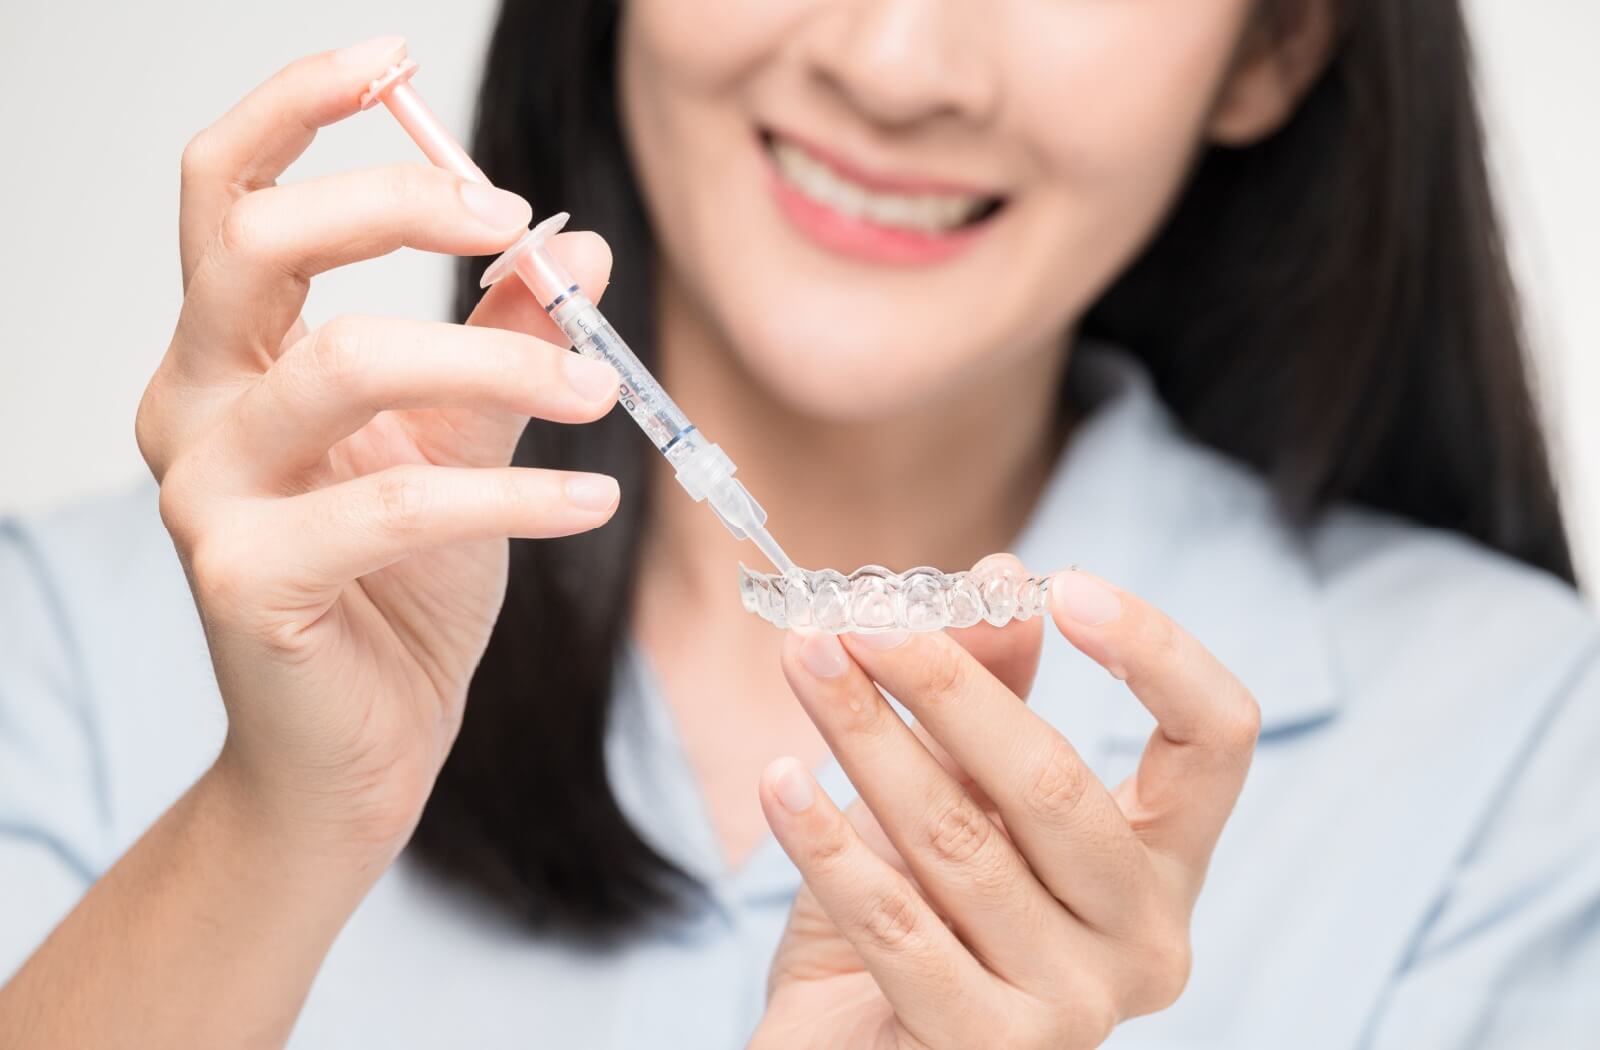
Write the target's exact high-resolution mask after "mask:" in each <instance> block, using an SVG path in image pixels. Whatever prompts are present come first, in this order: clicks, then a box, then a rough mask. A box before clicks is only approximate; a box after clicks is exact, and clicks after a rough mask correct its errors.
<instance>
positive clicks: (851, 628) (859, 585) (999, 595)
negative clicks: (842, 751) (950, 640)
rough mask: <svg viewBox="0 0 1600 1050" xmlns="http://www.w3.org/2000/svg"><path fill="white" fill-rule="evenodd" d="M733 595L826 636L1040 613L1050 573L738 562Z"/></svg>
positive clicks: (784, 623)
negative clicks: (773, 566)
mask: <svg viewBox="0 0 1600 1050" xmlns="http://www.w3.org/2000/svg"><path fill="white" fill-rule="evenodd" d="M739 597H740V598H741V599H742V600H743V602H744V608H745V611H746V612H752V613H755V614H756V615H757V616H760V617H761V618H762V619H763V620H766V621H767V622H768V623H770V624H772V625H773V626H774V627H779V628H785V629H786V628H790V627H805V628H810V629H812V630H816V631H823V632H826V633H829V634H847V633H854V634H879V633H882V632H884V631H892V630H896V629H898V628H903V629H905V630H908V631H917V632H921V631H940V630H944V629H945V628H947V627H971V626H973V625H975V624H977V623H980V622H985V623H990V624H993V625H994V626H996V627H1002V626H1004V625H1006V624H1008V623H1010V622H1011V621H1013V620H1028V619H1031V618H1033V617H1034V616H1042V615H1043V614H1044V612H1045V610H1046V609H1047V608H1048V605H1049V601H1050V577H1049V576H1043V577H1039V576H1029V575H1026V574H1024V573H1019V572H1017V571H1016V570H1015V569H1012V568H1010V567H1009V566H1004V565H1000V566H994V565H989V566H984V567H983V568H981V569H978V570H977V571H975V572H941V571H940V570H938V569H935V568H931V567H929V566H920V567H918V568H915V569H910V570H908V571H906V572H903V573H896V572H891V571H890V570H888V569H886V568H884V567H883V566H881V565H867V566H864V567H863V568H860V569H857V570H856V571H855V572H852V573H851V574H850V575H848V576H846V575H844V574H843V573H840V572H836V571H834V570H833V569H816V570H812V569H800V568H796V569H791V570H790V571H788V572H786V573H782V574H777V573H764V572H754V571H752V570H751V569H749V568H747V567H746V566H745V565H744V564H743V563H741V564H740V565H739Z"/></svg>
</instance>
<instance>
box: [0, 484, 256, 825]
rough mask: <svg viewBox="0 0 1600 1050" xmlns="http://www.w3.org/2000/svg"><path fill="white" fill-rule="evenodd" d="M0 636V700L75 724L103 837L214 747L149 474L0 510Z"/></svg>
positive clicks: (212, 701) (210, 694)
mask: <svg viewBox="0 0 1600 1050" xmlns="http://www.w3.org/2000/svg"><path fill="white" fill-rule="evenodd" d="M0 637H5V638H7V639H10V641H9V642H8V643H0V645H3V646H4V650H5V659H4V660H0V706H5V707H10V708H11V709H12V711H13V714H14V715H15V716H16V717H15V718H14V719H13V721H12V725H13V726H16V727H20V729H21V731H23V732H26V731H27V727H28V726H30V725H31V726H39V725H41V724H44V723H45V722H46V721H47V720H50V719H54V720H55V721H56V722H57V723H58V724H59V725H60V726H61V727H63V728H66V727H70V728H71V729H72V731H73V732H74V733H75V735H76V736H77V737H78V738H79V739H78V741H77V742H76V743H75V744H74V746H73V748H71V749H70V750H72V751H75V752H77V753H79V754H80V755H81V756H86V757H83V758H82V759H81V761H82V763H84V764H92V766H93V773H94V775H95V776H96V778H97V779H99V780H100V781H101V785H100V788H101V791H102V797H103V798H105V799H106V800H107V804H108V806H109V807H110V812H108V814H107V821H108V825H109V828H110V834H111V840H112V842H113V844H122V843H123V842H124V840H127V839H131V837H132V836H134V835H137V833H138V832H139V831H141V830H143V828H144V827H145V826H146V825H148V823H149V822H150V820H151V819H153V818H154V817H155V816H156V815H158V814H159V813H160V812H161V811H162V810H164V809H165V808H166V806H168V805H170V804H171V802H172V801H173V799H174V798H175V797H176V796H177V795H178V794H179V793H181V792H182V791H183V790H184V789H185V788H186V787H187V786H188V785H189V784H190V783H191V782H192V781H193V779H194V777H195V776H196V775H198V773H199V772H200V770H202V769H203V768H204V765H205V763H207V762H208V761H209V760H210V758H211V756H212V755H213V754H214V752H215V748H216V746H217V743H218V742H219V741H220V739H221V735H222V731H223V729H224V727H225V722H224V718H223V714H222V709H221V705H220V701H219V699H218V697H217V693H216V687H215V683H214V680H213V678H212V674H211V665H210V660H209V658H208V655H207V650H206V647H205V641H204V636H203V634H202V632H201V630H200V624H199V618H198V615H197V614H196V612H195V609H194V605H193V602H192V600H191V598H190V595H189V590H188V585H187V583H186V581H185V579H184V576H183V571H182V568H181V566H180V565H179V563H178V559H177V555H176V553H175V552H174V551H173V549H172V545H171V542H170V540H169V539H168V537H167V534H166V530H165V529H164V528H163V527H162V525H161V521H160V515H159V513H158V510H157V503H156V489H155V486H154V485H153V484H150V483H146V484H142V485H139V486H137V487H134V488H131V489H128V490H125V491H123V492H120V493H116V494H114V495H112V496H109V497H104V498H98V499H94V500H91V501H86V502H83V503H79V504H76V505H73V506H70V507H66V508H63V509H60V510H56V511H52V512H50V513H45V514H36V515H26V516H18V517H12V518H7V519H0ZM24 716H25V717H24ZM62 743H63V748H62V749H61V750H62V752H63V753H66V752H67V751H68V750H69V749H68V748H66V747H65V743H66V741H65V739H64V738H63V741H62ZM61 772H62V773H63V775H64V773H65V771H61Z"/></svg>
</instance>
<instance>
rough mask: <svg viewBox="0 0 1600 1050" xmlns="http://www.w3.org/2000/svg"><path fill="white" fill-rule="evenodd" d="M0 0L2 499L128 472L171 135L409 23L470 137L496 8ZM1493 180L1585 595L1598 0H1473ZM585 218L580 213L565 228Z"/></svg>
mask: <svg viewBox="0 0 1600 1050" xmlns="http://www.w3.org/2000/svg"><path fill="white" fill-rule="evenodd" d="M95 6H96V8H97V9H96V10H94V11H92V12H91V11H87V10H85V9H84V7H83V5H79V4H46V3H42V2H39V0H33V2H31V3H22V2H18V3H6V4H4V5H3V7H0V99H4V102H3V105H4V107H5V111H4V119H5V124H6V126H7V132H8V135H9V137H10V141H11V143H12V145H11V147H10V148H8V150H7V154H8V156H7V162H6V163H5V164H4V165H0V218H3V223H4V225H3V228H4V230H5V233H6V241H7V243H8V245H9V248H8V257H9V258H10V262H7V263H4V264H3V265H4V267H5V270H6V273H5V279H4V281H3V282H0V296H3V300H0V305H3V307H4V313H3V316H4V319H5V334H4V336H3V338H0V514H3V513H10V512H15V511H30V510H39V509H45V508H48V507H51V506H54V505H58V504H60V503H63V502H66V501H69V500H71V499H74V498H77V497H80V496H84V495H87V494H91V493H94V492H96V491H101V490H104V489H106V488H108V487H113V486H118V485H125V484H128V483H130V482H132V481H135V480H137V479H139V478H140V477H142V476H143V473H144V467H143V464H142V463H141V462H140V459H139V455H138V450H137V449H136V448H135V446H134V441H133V414H134V409H135V407H136V405H137V404H138V399H139V394H140V392H141V391H142V389H143V387H144V384H145V382H146V380H147V379H148V378H149V375H150V373H151V372H152V371H153V369H154V368H155V366H156V363H157V362H158V361H159V360H160V357H161V354H162V352H163V350H164V349H165V346H166V343H167V340H168V338H169V337H170V335H171V330H172V324H173V321H174V319H175V318H176V316H177V309H178V304H179V301H180V294H179V287H178V257H177V210H178V157H179V154H180V153H181V151H182V149H183V146H184V143H185V142H187V141H188V139H189V137H190V136H191V135H192V134H193V133H194V132H195V131H197V130H199V129H200V128H201V127H203V126H204V125H206V124H207V123H209V122H210V121H212V120H214V119H215V118H216V117H217V116H218V115H219V114H220V113H221V111H222V110H223V109H225V108H226V107H227V106H228V105H230V104H231V103H232V102H233V101H234V100H235V99H237V98H238V97H239V96H240V95H242V94H243V93H244V92H245V91H247V90H248V89H249V88H250V87H252V86H253V85H254V84H256V83H257V82H259V81H260V80H262V79H264V78H265V77H266V76H268V75H269V74H271V73H272V72H273V71H274V70H275V69H277V68H278V67H279V66H280V65H282V64H283V63H284V62H286V61H288V60H289V59H291V58H293V57H294V56H296V55H299V54H302V53H305V52H310V51H315V50H320V49H323V48H327V47H335V46H340V45H343V44H347V43H353V42H355V41H357V40H361V39H365V38H366V37H370V36H375V35H378V34H380V33H388V32H398V33H403V34H405V35H406V36H407V37H408V38H409V40H410V43H411V52H412V55H413V57H415V58H416V59H417V60H418V61H420V62H421V63H422V67H423V70H422V73H421V74H420V79H419V81H418V83H419V84H420V85H421V87H422V90H423V92H424V94H425V95H426V97H427V98H428V99H429V100H430V102H431V103H432V104H433V105H434V106H435V107H436V108H437V109H438V110H439V111H440V113H441V114H442V115H443V116H444V118H445V119H446V120H447V121H449V123H450V124H451V125H452V126H453V127H455V128H457V129H459V130H460V131H461V132H462V134H463V135H465V133H466V131H467V129H468V125H469V122H470V110H471V95H472V90H473V86H474V81H475V78H476V76H477V70H478V63H479V57H480V49H481V47H482V44H483V42H484V41H485V40H486V39H487V36H488V32H489V28H490V22H491V19H492V18H493V15H494V11H495V4H494V3H493V2H491V0H453V2H451V3H448V4H447V3H440V2H438V0H388V2H386V3H382V4H378V3H372V2H369V0H344V2H341V3H337V4H331V3H328V2H326V0H273V2H271V3H264V4H238V3H227V2H222V3H218V2H217V0H145V2H143V3H139V4H100V5H95ZM1467 7H1468V9H1469V13H1470V15H1471V16H1472V19H1473V22H1474V25H1475V30H1476V34H1477V40H1478V50H1479V55H1480V63H1481V66H1482V79H1483V89H1484V101H1485V107H1486V109H1487V116H1488V122H1489V127H1490V133H1491V139H1492V141H1493V143H1494V160H1495V165H1496V174H1497V176H1498V178H1499V181H1500V185H1501V188H1502V198H1503V201H1504V203H1505V208H1506V212H1507V213H1508V218H1509V226H1510V230H1511V238H1512V244H1511V248H1512V259H1513V265H1514V267H1515V269H1516V272H1517V275H1518V278H1519V282H1520V285H1521V287H1522V289H1523V292H1524V295H1525V297H1526V301H1527V307H1528V323H1529V327H1530V329H1531V332H1532V336H1533V343H1534V346H1535V351H1536V364H1537V368H1538V375H1539V381H1540V386H1541V393H1542V395H1543V401H1544V404H1545V407H1546V414H1547V417H1548V420H1549V422H1550V424H1551V428H1552V430H1553V433H1554V437H1555V442H1556V448H1557V462H1558V467H1559V469H1560V471H1561V477H1562V481H1563V484H1564V487H1565V491H1566V494H1567V499H1568V505H1569V509H1570V514H1571V519H1572V525H1573V531H1574V539H1575V540H1576V544H1577V547H1578V554H1579V559H1580V566H1581V569H1582V570H1583V572H1584V576H1585V580H1586V582H1587V583H1588V584H1589V591H1590V595H1591V600H1594V597H1595V591H1596V590H1597V589H1600V411H1597V407H1600V405H1597V400H1600V132H1597V131H1596V125H1595V119H1596V118H1595V115H1594V112H1593V110H1594V105H1595V103H1596V102H1597V101H1600V63H1596V62H1595V61H1594V59H1593V57H1592V55H1591V51H1592V47H1593V41H1594V40H1596V39H1600V3H1596V2H1595V0H1539V2H1538V3H1534V4H1529V3H1517V2H1515V0H1467ZM416 159H417V158H416V156H415V155H414V147H412V146H411V145H410V143H409V142H408V141H407V140H406V139H404V138H403V137H402V136H401V133H400V132H399V130H398V129H397V128H396V127H395V126H394V123H393V121H390V120H387V119H383V118H381V117H379V116H376V115H372V114H367V115H364V116H360V117H356V118H354V119H352V120H350V121H347V122H345V123H344V124H342V125H339V126H336V127H334V128H330V129H328V130H327V131H325V132H324V133H323V134H322V135H321V136H320V137H319V138H318V140H317V142H316V144H315V145H314V146H313V147H312V149H311V152H310V153H309V154H308V155H307V156H306V157H305V158H304V159H302V160H301V161H300V162H299V163H298V164H297V165H296V166H295V167H294V168H293V169H291V171H290V175H289V177H290V178H296V177H305V176H310V175H317V174H323V173H326V172H331V171H336V170H340V169H345V168H351V167H358V166H365V165H373V164H381V163H390V162H395V161H413V160H416ZM577 222H578V224H579V225H581V223H582V217H581V216H579V217H578V219H577ZM448 283H449V264H448V262H447V261H446V260H443V259H439V258H434V257H430V256H425V255H422V254H419V253H414V252H404V253H401V254H399V255H396V256H393V257H390V258H388V259H383V260H379V261H377V262H373V263H368V264H363V265H361V266H359V267H354V268H351V269H346V270H343V271H339V272H337V273H334V274H331V275H329V276H328V277H326V278H324V279H320V280H319V282H318V283H317V284H316V285H315V286H314V288H313V290H312V295H311V301H310V302H309V304H308V305H307V310H306V313H307V318H308V319H309V320H310V321H311V322H312V323H313V324H316V323H319V322H320V321H323V320H326V319H327V318H329V317H331V316H333V315H335V314H339V313H350V312H360V313H380V314H396V315H410V316H424V317H445V316H446V315H447V313H448Z"/></svg>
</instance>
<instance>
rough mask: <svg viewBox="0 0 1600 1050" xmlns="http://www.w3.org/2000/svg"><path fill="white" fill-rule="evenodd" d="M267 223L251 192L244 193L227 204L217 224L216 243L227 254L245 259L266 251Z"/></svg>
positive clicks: (263, 253)
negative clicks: (262, 218) (263, 219)
mask: <svg viewBox="0 0 1600 1050" xmlns="http://www.w3.org/2000/svg"><path fill="white" fill-rule="evenodd" d="M267 232H268V230H267V224H266V223H264V222H262V220H261V209H260V205H259V204H258V203H257V199H256V197H255V196H254V195H253V194H246V195H245V196H243V197H240V198H239V199H238V200H236V201H234V202H233V203H232V204H230V205H228V210H227V211H225V212H223V214H222V222H221V223H220V224H219V225H218V226H217V243H218V245H219V246H220V247H221V248H222V250H223V251H224V252H225V253H227V254H228V255H234V256H239V257H241V258H245V259H251V258H255V257H257V256H261V255H265V254H266V253H267V240H268V237H267Z"/></svg>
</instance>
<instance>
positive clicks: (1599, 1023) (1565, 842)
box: [1366, 646, 1600, 1050]
mask: <svg viewBox="0 0 1600 1050" xmlns="http://www.w3.org/2000/svg"><path fill="white" fill-rule="evenodd" d="M1571 682H1572V686H1571V688H1570V689H1569V690H1568V691H1567V693H1566V695H1565V696H1564V697H1563V698H1562V699H1561V701H1560V703H1559V704H1558V705H1557V706H1555V707H1554V708H1553V709H1552V711H1551V714H1550V716H1549V717H1548V719H1547V721H1546V724H1545V726H1544V728H1543V730H1542V731H1541V733H1540V734H1539V736H1538V737H1537V739H1536V741H1535V743H1534V744H1533V745H1532V747H1531V748H1530V749H1529V751H1528V754H1527V755H1526V756H1525V759H1524V761H1523V762H1522V763H1521V765H1520V766H1519V770H1518V773H1517V775H1516V777H1515V778H1514V780H1513V781H1512V782H1511V783H1508V784H1507V785H1506V788H1505V793H1504V794H1503V796H1502V799H1501V802H1500V804H1499V806H1498V808H1497V810H1496V811H1495V812H1493V813H1492V814H1491V815H1490V818H1489V820H1488V821H1487V823H1486V825H1485V827H1484V828H1483V830H1482V832H1481V833H1480V834H1479V836H1478V838H1477V841H1476V842H1475V843H1474V844H1473V845H1472V847H1471V849H1470V850H1469V851H1468V853H1467V855H1466V856H1465V857H1464V858H1463V859H1462V862H1461V864H1460V866H1459V868H1458V870H1457V872H1456V875H1455V878H1454V879H1453V880H1452V883H1451V885H1450V886H1449V887H1448V888H1447V893H1446V895H1445V897H1444V898H1443V900H1442V901H1441V903H1440V906H1439V908H1438V910H1437V911H1436V912H1435V914H1434V915H1433V916H1432V918H1431V920H1430V921H1429V922H1428V924H1427V925H1426V927H1425V928H1424V929H1423V931H1422V934H1421V935H1420V936H1419V938H1418V940H1417V943H1416V944H1415V945H1414V946H1413V948H1412V951H1411V952H1410V954H1409V957H1408V959H1407V962H1406V965H1405V966H1404V967H1403V968H1402V970H1401V972H1400V973H1399V974H1398V975H1397V976H1396V979H1395V982H1394V984H1393V986H1392V988H1391V992H1390V994H1389V996H1388V999H1387V1002H1386V1003H1385V1005H1384V1008H1383V1009H1382V1010H1381V1011H1380V1012H1379V1013H1378V1015H1377V1017H1376V1020H1375V1022H1374V1025H1373V1029H1372V1031H1371V1033H1370V1038H1369V1039H1368V1040H1367V1041H1366V1045H1367V1046H1369V1047H1371V1048H1372V1050H1399V1048H1402V1047H1404V1048H1408V1050H1409V1048H1414V1047H1419V1046H1433V1047H1457V1048H1463V1050H1465V1048H1471V1050H1500V1048H1513V1047H1514V1048H1517V1050H1539V1048H1543V1047H1549V1048H1552V1050H1553V1048H1556V1047H1563V1048H1564V1047H1575V1046H1591V1045H1594V1043H1593V1040H1594V1039H1595V1038H1596V1033H1597V1032H1600V994H1596V989H1600V777H1596V776H1595V775H1594V767H1595V763H1596V761H1600V646H1596V647H1592V648H1591V651H1590V652H1589V653H1588V655H1587V656H1586V658H1585V659H1584V660H1582V661H1581V662H1580V664H1579V666H1578V668H1577V669H1576V670H1575V672H1574V674H1573V676H1572V678H1571Z"/></svg>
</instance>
